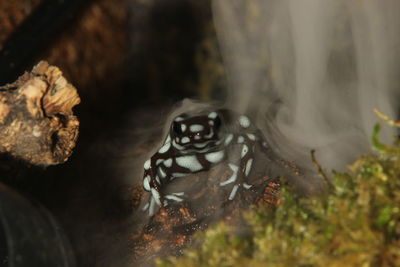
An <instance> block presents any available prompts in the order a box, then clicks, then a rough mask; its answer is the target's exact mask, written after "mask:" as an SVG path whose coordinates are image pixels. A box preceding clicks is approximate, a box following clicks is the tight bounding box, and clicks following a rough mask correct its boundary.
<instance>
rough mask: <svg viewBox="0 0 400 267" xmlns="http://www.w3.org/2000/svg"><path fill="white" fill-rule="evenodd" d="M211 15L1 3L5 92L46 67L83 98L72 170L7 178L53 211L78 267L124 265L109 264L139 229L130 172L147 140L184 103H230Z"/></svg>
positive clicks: (177, 1) (191, 1) (13, 0)
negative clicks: (54, 69)
mask: <svg viewBox="0 0 400 267" xmlns="http://www.w3.org/2000/svg"><path fill="white" fill-rule="evenodd" d="M211 16H212V14H211V8H210V2H209V1H208V0H202V1H198V0H170V1H164V0H154V1H150V0H148V1H147V0H145V1H136V0H116V1H108V0H91V1H74V0H70V1H54V0H2V1H0V48H2V50H1V51H0V59H1V60H0V70H1V71H0V80H1V81H2V84H5V83H7V82H12V81H14V80H15V79H16V78H17V77H18V76H19V75H21V74H22V73H23V71H25V70H26V71H29V70H30V69H31V68H32V66H33V65H34V64H36V63H37V62H38V61H40V60H47V61H48V62H49V63H50V64H52V65H55V66H57V67H59V68H60V69H61V70H62V71H63V73H64V75H65V77H66V78H67V79H68V81H69V82H70V83H72V84H73V85H74V86H75V87H77V89H78V92H79V94H80V96H81V99H82V102H81V104H80V105H79V106H78V107H76V108H75V114H76V115H77V116H78V118H79V120H80V122H81V127H80V137H79V140H78V144H77V147H76V148H75V150H74V153H73V155H72V157H71V158H70V160H69V161H68V162H66V163H65V164H62V165H58V166H51V167H47V168H44V167H34V166H32V167H25V166H24V164H21V165H18V164H17V166H18V167H17V168H16V169H15V170H13V172H12V175H11V177H10V175H8V177H7V178H4V177H3V182H4V183H6V184H8V185H9V186H11V187H13V188H14V189H16V190H18V191H19V192H21V193H22V194H23V195H24V196H26V197H27V198H31V199H34V200H37V201H39V202H40V203H41V204H42V205H44V206H45V207H46V208H47V209H49V210H50V211H51V213H52V214H53V215H54V216H55V217H56V219H57V220H58V221H59V222H60V224H61V225H62V227H63V228H64V229H65V232H66V234H67V237H68V238H69V239H70V241H71V243H72V247H73V248H74V251H75V253H76V256H77V261H78V266H119V265H123V264H122V263H121V264H120V263H115V264H111V263H110V262H112V257H115V256H116V255H117V254H120V257H126V253H128V254H129V251H126V250H129V246H125V244H126V243H125V242H126V241H129V235H130V234H133V232H134V230H133V228H132V230H130V229H129V227H126V225H127V223H126V222H127V221H130V222H132V221H134V220H135V219H134V218H132V212H133V209H134V208H133V207H132V192H133V190H134V188H135V186H139V187H140V181H141V178H140V177H137V175H138V174H137V173H129V171H130V170H132V168H130V167H129V165H130V162H132V166H133V165H135V164H136V165H137V164H139V163H140V164H141V162H137V161H138V159H139V158H141V157H143V153H145V150H143V149H142V150H140V148H137V147H136V146H134V144H135V143H137V142H136V141H139V140H151V139H152V137H153V136H143V135H146V134H143V133H148V129H149V127H150V126H151V125H153V124H157V123H158V124H160V123H162V120H163V119H164V118H165V116H166V114H167V113H168V112H169V111H170V109H171V107H172V106H173V105H174V103H176V102H177V101H179V100H181V99H183V98H186V97H192V98H196V99H200V100H209V99H223V98H224V93H223V88H224V83H225V82H224V70H223V67H222V64H221V56H220V54H219V51H218V45H217V41H216V36H215V31H214V28H213V23H212V20H211ZM11 63H12V64H11ZM151 133H152V134H154V135H155V136H156V135H157V134H159V133H158V132H157V130H155V131H153V132H151ZM130 146H132V151H130ZM135 149H136V150H135ZM120 228H121V229H120ZM131 232H132V233H131ZM110 236H111V238H110ZM113 238H114V239H113Z"/></svg>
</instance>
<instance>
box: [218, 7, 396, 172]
mask: <svg viewBox="0 0 400 267" xmlns="http://www.w3.org/2000/svg"><path fill="white" fill-rule="evenodd" d="M399 10H400V2H399V1H396V0H387V1H379V2H378V1H374V0H360V1H340V0H326V1H320V0H301V1H299V0H249V1H239V0H231V1H218V0H215V1H214V2H213V17H214V22H215V26H216V30H217V35H218V40H219V45H220V49H221V53H222V55H223V59H224V65H225V68H226V73H227V79H228V84H229V86H228V87H229V89H228V90H229V93H228V95H229V97H228V101H227V105H228V106H229V107H231V108H233V109H236V110H237V111H238V112H240V113H249V114H252V117H254V118H255V119H256V120H257V124H258V126H259V127H261V128H262V129H263V130H264V132H265V133H266V136H267V139H268V141H269V142H270V144H271V145H272V146H273V147H274V149H275V150H277V151H279V152H280V153H281V155H282V156H283V157H284V158H285V159H289V160H295V161H296V162H297V163H298V164H300V165H302V166H303V167H305V168H312V164H311V160H310V150H311V149H315V150H316V152H317V157H318V160H319V161H320V162H321V164H322V165H323V166H324V168H327V169H332V168H334V169H338V170H343V169H344V168H345V165H346V164H348V163H351V161H352V160H354V159H355V158H356V156H358V155H359V154H360V153H365V152H367V151H369V150H370V147H371V146H370V137H371V133H372V128H373V125H374V124H375V123H376V122H379V119H378V118H377V116H376V115H375V114H374V113H373V109H374V108H377V109H378V110H380V111H381V112H383V113H385V114H387V115H389V116H391V117H396V116H397V112H398V104H399V103H398V102H399V101H398V99H399V88H398V87H399V85H400V78H399V77H400V76H399V75H397V73H398V71H399V62H400V60H399V48H400V34H399V30H398V29H400V27H399V26H400V16H398V11H399ZM385 128H386V129H385V132H384V133H382V135H383V136H382V138H383V140H384V141H386V142H391V138H392V136H393V135H394V134H395V132H394V131H393V129H389V127H385Z"/></svg>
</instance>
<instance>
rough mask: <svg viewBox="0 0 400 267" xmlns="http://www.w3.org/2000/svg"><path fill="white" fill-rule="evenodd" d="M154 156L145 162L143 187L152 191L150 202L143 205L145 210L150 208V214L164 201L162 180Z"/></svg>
mask: <svg viewBox="0 0 400 267" xmlns="http://www.w3.org/2000/svg"><path fill="white" fill-rule="evenodd" d="M157 160H160V159H155V158H154V157H152V158H150V159H148V160H147V161H146V162H145V163H144V166H143V167H144V174H143V188H144V190H146V191H148V192H150V193H151V197H150V200H149V202H148V203H147V204H146V205H145V206H144V207H143V210H147V209H149V215H150V216H151V215H153V214H154V210H155V206H156V205H158V206H161V203H162V202H163V196H162V194H161V186H162V184H161V180H160V177H159V176H158V174H157V171H156V170H157V165H156V161H157Z"/></svg>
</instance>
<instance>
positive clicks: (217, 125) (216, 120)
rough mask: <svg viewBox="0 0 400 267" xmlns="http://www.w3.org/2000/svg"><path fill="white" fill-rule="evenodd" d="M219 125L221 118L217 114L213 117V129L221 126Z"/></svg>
mask: <svg viewBox="0 0 400 267" xmlns="http://www.w3.org/2000/svg"><path fill="white" fill-rule="evenodd" d="M221 125H222V121H221V118H220V117H219V116H217V117H216V118H215V119H214V129H216V130H218V129H219V128H220V127H221Z"/></svg>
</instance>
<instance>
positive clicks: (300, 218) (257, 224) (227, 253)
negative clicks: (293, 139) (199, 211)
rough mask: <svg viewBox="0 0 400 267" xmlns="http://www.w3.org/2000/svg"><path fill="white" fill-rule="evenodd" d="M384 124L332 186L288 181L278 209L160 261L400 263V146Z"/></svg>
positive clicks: (221, 229) (212, 233)
mask: <svg viewBox="0 0 400 267" xmlns="http://www.w3.org/2000/svg"><path fill="white" fill-rule="evenodd" d="M379 130H380V127H379V126H376V127H375V129H374V133H373V138H372V143H373V147H374V149H375V150H377V151H378V153H376V154H373V153H371V154H369V155H365V156H361V157H360V158H359V159H358V160H357V161H356V162H354V163H353V164H352V165H350V166H349V171H348V172H347V173H339V172H333V173H332V176H333V181H334V189H333V190H329V192H326V193H325V194H324V195H323V196H319V197H315V198H307V199H305V198H302V199H301V198H298V197H296V196H295V195H293V194H292V193H290V191H289V190H288V189H286V188H284V189H283V190H282V201H281V204H280V205H279V207H277V208H276V209H275V210H273V211H271V210H265V209H258V210H255V211H252V212H249V213H246V214H245V217H246V220H247V221H248V226H247V227H246V230H245V231H243V229H241V231H240V234H238V230H237V229H234V228H233V227H228V226H226V225H224V224H219V225H217V226H216V227H214V228H212V229H209V230H208V231H206V232H205V233H202V234H200V235H199V236H198V237H197V239H196V240H197V242H198V244H199V245H198V246H197V247H196V249H193V248H192V249H189V250H187V251H186V252H185V253H184V255H183V256H182V257H180V258H173V257H170V258H167V259H162V260H158V261H157V264H158V266H182V267H183V266H185V267H186V266H251V267H254V266H400V153H399V152H400V145H399V143H398V142H395V144H394V145H392V146H388V145H385V144H382V143H381V142H380V141H379Z"/></svg>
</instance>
